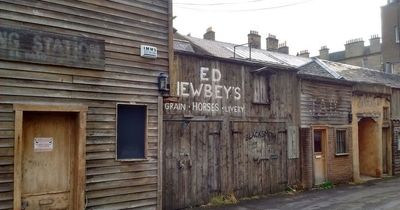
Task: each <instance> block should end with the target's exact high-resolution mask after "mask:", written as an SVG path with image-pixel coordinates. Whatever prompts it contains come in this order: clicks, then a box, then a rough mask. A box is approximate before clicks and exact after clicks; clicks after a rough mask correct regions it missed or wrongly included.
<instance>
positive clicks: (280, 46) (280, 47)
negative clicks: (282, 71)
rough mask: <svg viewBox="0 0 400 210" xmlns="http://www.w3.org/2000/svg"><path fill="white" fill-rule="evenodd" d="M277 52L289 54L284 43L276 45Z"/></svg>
mask: <svg viewBox="0 0 400 210" xmlns="http://www.w3.org/2000/svg"><path fill="white" fill-rule="evenodd" d="M278 52H280V53H283V54H289V47H288V46H287V45H286V41H285V42H283V43H279V44H278Z"/></svg>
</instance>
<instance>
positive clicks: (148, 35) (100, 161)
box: [0, 0, 171, 209]
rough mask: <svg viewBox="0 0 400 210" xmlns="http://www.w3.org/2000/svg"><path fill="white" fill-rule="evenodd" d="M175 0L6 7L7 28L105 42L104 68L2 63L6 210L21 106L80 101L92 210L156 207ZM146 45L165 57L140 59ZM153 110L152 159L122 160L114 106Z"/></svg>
mask: <svg viewBox="0 0 400 210" xmlns="http://www.w3.org/2000/svg"><path fill="white" fill-rule="evenodd" d="M170 6H171V5H170V2H169V1H163V0H156V1H152V2H151V3H150V2H147V1H134V2H132V1H124V0H114V1H101V2H99V1H90V0H86V1H75V2H70V1H64V0H55V1H53V0H52V1H34V2H27V1H22V0H17V1H10V0H2V1H0V8H1V9H0V23H1V25H2V26H4V27H8V28H9V27H11V28H19V29H24V30H37V31H45V32H49V33H57V34H63V35H68V36H78V37H83V38H89V39H96V40H103V41H104V43H105V60H104V61H105V66H104V70H89V69H82V68H70V67H62V66H53V65H42V64H33V63H27V62H24V63H20V62H11V61H0V90H1V91H0V134H1V135H0V193H1V196H0V209H11V208H12V201H13V197H12V191H13V160H14V158H13V150H14V113H13V110H12V104H14V103H45V104H58V103H66V104H68V103H78V104H83V105H87V106H88V107H89V110H88V116H87V118H88V119H87V120H88V121H87V142H86V144H87V148H86V149H87V154H86V155H87V156H86V158H87V161H86V165H87V177H86V178H87V183H86V194H87V197H88V200H87V206H88V208H89V209H124V208H143V209H155V208H156V205H157V197H158V196H160V195H159V193H158V192H157V184H158V178H157V177H158V160H159V157H158V140H159V134H158V133H159V131H158V128H159V122H158V121H159V120H158V118H159V114H160V113H159V111H158V105H157V104H158V101H157V100H158V96H159V92H158V88H157V76H158V75H159V73H160V72H167V71H168V69H169V49H170V46H169V43H168V42H169V30H170V29H169V18H170V14H169V13H170V11H169V10H170ZM140 44H149V45H152V46H155V47H157V48H158V52H159V53H158V55H159V58H158V59H155V60H148V59H144V58H141V57H139V55H140ZM117 102H119V103H121V102H125V103H130V102H136V103H137V104H146V105H147V106H148V107H149V111H148V112H149V122H148V131H147V133H148V144H149V145H148V157H149V158H148V160H147V161H144V162H118V161H115V133H116V132H115V111H116V110H115V104H116V103H117Z"/></svg>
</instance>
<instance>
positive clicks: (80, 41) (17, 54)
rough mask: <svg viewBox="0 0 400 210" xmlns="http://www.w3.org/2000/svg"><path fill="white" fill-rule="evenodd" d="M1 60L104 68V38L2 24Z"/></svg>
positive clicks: (0, 36) (0, 38) (0, 37)
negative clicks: (91, 37)
mask: <svg viewBox="0 0 400 210" xmlns="http://www.w3.org/2000/svg"><path fill="white" fill-rule="evenodd" d="M0 60H11V61H21V62H31V63H40V64H52V65H61V66H70V67H78V68H89V69H104V63H105V61H104V40H97V39H90V38H85V37H77V36H69V35H61V34H55V33H49V32H43V31H33V30H23V29H14V28H6V27H0Z"/></svg>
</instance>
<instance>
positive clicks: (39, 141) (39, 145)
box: [33, 137, 54, 152]
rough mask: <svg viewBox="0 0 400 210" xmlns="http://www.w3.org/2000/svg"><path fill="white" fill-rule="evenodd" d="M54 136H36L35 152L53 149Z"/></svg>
mask: <svg viewBox="0 0 400 210" xmlns="http://www.w3.org/2000/svg"><path fill="white" fill-rule="evenodd" d="M53 142H54V140H53V138H52V137H36V138H35V139H34V140H33V150H34V151H35V152H50V151H52V150H53Z"/></svg>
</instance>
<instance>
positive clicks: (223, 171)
mask: <svg viewBox="0 0 400 210" xmlns="http://www.w3.org/2000/svg"><path fill="white" fill-rule="evenodd" d="M201 67H209V69H210V71H211V69H213V68H216V69H218V70H220V72H221V75H222V76H221V80H219V81H214V82H211V81H204V82H201V79H200V68H201ZM259 68H260V66H257V65H255V66H254V65H244V64H243V63H235V62H229V61H222V60H218V59H216V58H210V57H201V56H195V55H187V54H180V53H175V63H174V71H175V73H176V75H177V78H171V80H172V81H176V82H177V81H180V82H182V81H187V82H191V83H192V85H193V87H199V86H200V84H201V83H203V84H209V83H210V84H212V85H213V86H215V85H222V86H232V87H239V88H240V90H241V96H242V97H241V98H240V99H238V100H235V98H234V95H232V97H228V98H224V97H223V98H221V99H219V98H217V97H216V94H214V96H213V97H209V98H208V97H205V96H204V97H202V96H200V97H198V96H195V97H191V96H183V97H182V96H181V97H178V98H176V99H175V102H174V103H172V104H184V105H187V106H186V108H187V109H186V110H179V109H173V110H171V109H170V107H168V106H171V105H169V104H168V103H169V102H165V103H164V137H163V138H164V148H163V149H164V150H163V151H164V171H163V184H164V192H163V194H164V204H165V205H164V209H181V208H185V207H189V206H195V205H200V204H206V203H208V202H209V201H210V199H211V198H212V197H213V196H216V195H220V194H229V193H233V194H234V195H235V196H236V197H237V198H240V197H247V196H252V195H260V194H269V193H275V192H280V191H283V190H284V189H285V188H286V186H287V185H294V184H298V183H299V182H300V179H301V174H300V167H299V166H300V157H299V156H297V158H288V156H289V154H288V153H289V151H288V139H289V138H288V133H289V132H288V130H289V129H288V127H289V126H293V127H294V128H298V114H296V113H298V112H297V107H296V104H297V101H298V95H297V94H298V92H297V87H296V84H297V78H296V72H295V71H287V70H278V69H271V68H269V70H268V71H269V73H267V74H253V73H250V72H251V70H255V69H259ZM271 71H272V72H271ZM259 76H263V77H266V78H268V81H269V82H268V84H267V85H268V87H266V89H268V92H269V93H268V94H269V95H268V97H269V99H270V103H269V104H257V103H253V91H254V87H253V85H254V84H253V82H252V81H253V78H254V77H259ZM194 102H204V103H214V104H219V105H218V106H219V107H222V106H225V107H227V106H244V112H230V113H228V112H223V111H221V110H214V111H199V110H193V109H192V108H190V109H189V108H188V107H189V105H191V104H192V103H194ZM297 134H298V133H297ZM294 136H296V135H294ZM297 140H298V138H297ZM297 145H299V144H298V143H297ZM297 154H298V153H297Z"/></svg>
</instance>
